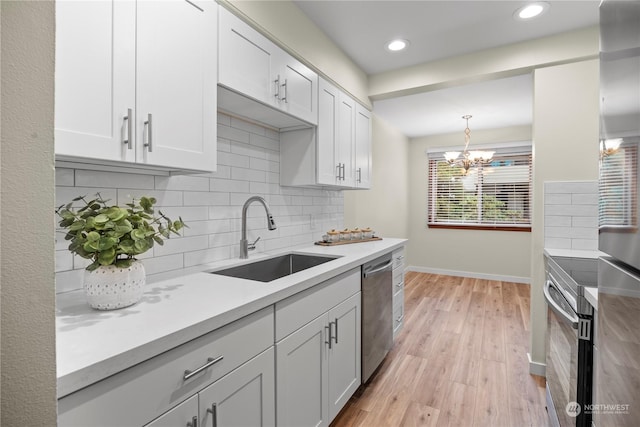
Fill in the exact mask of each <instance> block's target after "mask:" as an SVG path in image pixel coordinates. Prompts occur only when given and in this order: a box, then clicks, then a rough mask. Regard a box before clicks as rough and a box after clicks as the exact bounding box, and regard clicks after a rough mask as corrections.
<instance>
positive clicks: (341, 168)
mask: <svg viewBox="0 0 640 427" xmlns="http://www.w3.org/2000/svg"><path fill="white" fill-rule="evenodd" d="M340 165H341V166H340V171H341V172H340V179H341V180H343V181H344V163H340Z"/></svg>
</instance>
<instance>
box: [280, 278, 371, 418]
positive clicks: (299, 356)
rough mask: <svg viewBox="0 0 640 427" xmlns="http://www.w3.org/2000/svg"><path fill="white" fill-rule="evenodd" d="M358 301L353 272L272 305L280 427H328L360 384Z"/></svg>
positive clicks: (357, 285)
mask: <svg viewBox="0 0 640 427" xmlns="http://www.w3.org/2000/svg"><path fill="white" fill-rule="evenodd" d="M316 288H317V289H316ZM354 292H355V293H354ZM345 293H346V294H350V295H351V296H349V297H347V298H345V297H344V294H345ZM360 298H361V294H360V269H355V270H352V271H350V272H347V273H344V274H343V275H341V276H338V277H336V278H334V279H331V280H329V281H327V282H325V283H323V284H320V285H318V286H316V287H315V288H312V289H309V290H307V291H304V292H301V293H300V294H298V295H295V296H293V297H291V298H289V299H288V300H284V301H283V302H282V304H276V330H277V331H278V330H280V331H281V332H284V333H288V332H289V330H288V329H291V328H294V329H295V330H294V331H293V332H292V333H290V334H288V335H287V336H286V337H285V338H283V339H281V340H280V341H278V342H277V343H276V372H277V374H276V395H277V401H276V413H277V420H278V425H279V426H328V425H329V423H330V422H331V421H332V420H333V418H335V416H336V415H337V414H338V412H340V410H341V409H342V408H343V406H344V405H345V404H346V402H347V401H348V400H349V398H350V397H351V396H352V395H353V393H354V392H355V391H356V389H357V388H358V387H359V386H360V383H361V372H360V349H361V343H360V315H361V301H360ZM317 311H323V313H322V314H320V315H319V316H317V317H315V318H313V319H311V320H309V317H311V316H313V315H317ZM281 324H284V325H286V326H283V327H280V326H281ZM276 336H278V332H277V333H276Z"/></svg>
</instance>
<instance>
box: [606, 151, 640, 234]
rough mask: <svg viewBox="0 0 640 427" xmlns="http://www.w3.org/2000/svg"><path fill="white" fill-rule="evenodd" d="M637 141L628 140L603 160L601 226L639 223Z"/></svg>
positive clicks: (628, 225) (629, 225)
mask: <svg viewBox="0 0 640 427" xmlns="http://www.w3.org/2000/svg"><path fill="white" fill-rule="evenodd" d="M637 165H638V142H637V141H631V140H630V139H629V140H628V141H627V138H625V143H623V144H622V145H621V146H620V149H619V150H618V152H616V153H615V154H611V155H608V156H604V157H603V158H602V159H601V161H600V180H599V183H600V184H599V185H600V203H599V223H600V227H613V228H618V227H619V228H627V227H637V225H638V212H637V209H638V200H637V197H638V196H637V194H638V191H637V188H638V166H637Z"/></svg>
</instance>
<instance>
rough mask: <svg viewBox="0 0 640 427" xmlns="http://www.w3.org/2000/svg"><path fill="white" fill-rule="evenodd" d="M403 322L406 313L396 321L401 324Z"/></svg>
mask: <svg viewBox="0 0 640 427" xmlns="http://www.w3.org/2000/svg"><path fill="white" fill-rule="evenodd" d="M403 320H404V313H402V316H399V317H398V318H397V319H396V322H398V323H400V322H402V321H403Z"/></svg>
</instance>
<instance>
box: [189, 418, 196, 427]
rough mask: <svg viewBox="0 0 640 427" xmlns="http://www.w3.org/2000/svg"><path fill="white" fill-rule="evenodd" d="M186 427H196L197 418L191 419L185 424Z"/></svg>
mask: <svg viewBox="0 0 640 427" xmlns="http://www.w3.org/2000/svg"><path fill="white" fill-rule="evenodd" d="M187 427H198V417H193V418H191V421H189V422H188V423H187Z"/></svg>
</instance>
